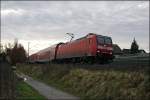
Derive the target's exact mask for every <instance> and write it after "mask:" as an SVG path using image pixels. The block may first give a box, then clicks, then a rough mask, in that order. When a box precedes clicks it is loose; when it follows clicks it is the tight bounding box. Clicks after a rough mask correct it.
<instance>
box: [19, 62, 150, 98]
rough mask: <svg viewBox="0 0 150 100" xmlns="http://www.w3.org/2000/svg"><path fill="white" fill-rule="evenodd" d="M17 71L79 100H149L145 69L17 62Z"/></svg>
mask: <svg viewBox="0 0 150 100" xmlns="http://www.w3.org/2000/svg"><path fill="white" fill-rule="evenodd" d="M18 70H19V71H21V72H23V73H25V74H27V75H29V76H32V77H33V78H35V79H38V80H40V81H43V82H45V83H47V84H50V85H52V86H55V87H56V88H59V89H62V90H64V91H67V92H70V93H72V94H74V95H76V96H79V97H81V98H82V99H85V100H87V99H90V100H91V99H92V100H93V99H95V100H149V98H150V88H149V87H146V85H145V81H146V79H147V75H146V74H145V72H144V70H142V71H141V70H135V71H133V70H132V71H130V70H118V69H117V70H116V69H115V68H110V69H109V68H106V69H105V68H101V69H97V70H94V69H87V68H85V67H84V68H81V67H77V65H55V64H51V65H38V64H31V65H18Z"/></svg>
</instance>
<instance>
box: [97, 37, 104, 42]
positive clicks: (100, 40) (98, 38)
mask: <svg viewBox="0 0 150 100" xmlns="http://www.w3.org/2000/svg"><path fill="white" fill-rule="evenodd" d="M97 43H98V44H104V37H102V36H97Z"/></svg>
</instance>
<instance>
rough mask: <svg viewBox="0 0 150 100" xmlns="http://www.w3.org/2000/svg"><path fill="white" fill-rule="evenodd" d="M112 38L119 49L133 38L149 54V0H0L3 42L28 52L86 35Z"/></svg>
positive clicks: (127, 46) (126, 45)
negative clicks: (17, 41)
mask: <svg viewBox="0 0 150 100" xmlns="http://www.w3.org/2000/svg"><path fill="white" fill-rule="evenodd" d="M91 32H92V33H97V34H101V35H106V36H111V37H112V39H113V43H115V44H118V45H119V46H120V47H121V48H122V49H123V48H130V45H131V42H132V41H133V38H134V37H135V39H136V40H137V43H138V44H139V48H140V49H145V50H146V51H149V1H70V2H68V1H20V2H19V1H2V2H1V38H2V42H3V43H8V42H12V41H13V40H14V38H18V39H19V42H20V43H22V44H23V45H24V46H25V48H26V49H27V44H28V42H30V53H34V52H36V51H38V50H40V49H43V48H45V47H48V46H50V45H52V44H55V43H58V42H66V41H69V39H70V37H69V36H67V35H66V33H74V34H75V39H77V38H79V37H82V36H85V35H87V34H88V33H91Z"/></svg>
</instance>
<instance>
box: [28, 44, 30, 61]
mask: <svg viewBox="0 0 150 100" xmlns="http://www.w3.org/2000/svg"><path fill="white" fill-rule="evenodd" d="M29 45H30V42H28V62H29V49H30V48H29V47H30V46H29Z"/></svg>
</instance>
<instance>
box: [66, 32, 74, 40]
mask: <svg viewBox="0 0 150 100" xmlns="http://www.w3.org/2000/svg"><path fill="white" fill-rule="evenodd" d="M66 34H68V35H69V36H71V39H70V42H71V41H72V39H73V38H74V34H73V33H66Z"/></svg>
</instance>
